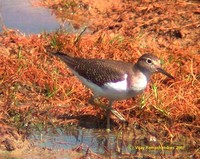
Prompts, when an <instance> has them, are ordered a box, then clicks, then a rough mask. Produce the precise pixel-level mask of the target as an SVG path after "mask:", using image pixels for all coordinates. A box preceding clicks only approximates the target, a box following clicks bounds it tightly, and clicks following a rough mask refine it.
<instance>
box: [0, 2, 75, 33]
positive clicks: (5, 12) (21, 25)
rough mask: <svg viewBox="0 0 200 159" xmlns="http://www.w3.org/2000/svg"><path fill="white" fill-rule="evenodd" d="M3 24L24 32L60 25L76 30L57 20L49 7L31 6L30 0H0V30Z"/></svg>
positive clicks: (47, 29)
mask: <svg viewBox="0 0 200 159" xmlns="http://www.w3.org/2000/svg"><path fill="white" fill-rule="evenodd" d="M3 25H5V26H6V27H8V28H11V29H17V30H19V31H20V32H23V33H26V34H30V33H41V32H43V31H53V30H56V29H59V28H60V26H62V27H64V28H65V29H66V30H67V31H68V32H77V30H76V29H74V28H73V26H72V24H70V23H68V22H65V23H64V24H63V23H62V22H59V21H58V20H57V19H56V17H55V16H54V15H53V14H52V13H51V11H50V10H49V9H47V8H44V7H33V6H32V4H31V1H30V0H17V1H16V0H0V31H2V27H3Z"/></svg>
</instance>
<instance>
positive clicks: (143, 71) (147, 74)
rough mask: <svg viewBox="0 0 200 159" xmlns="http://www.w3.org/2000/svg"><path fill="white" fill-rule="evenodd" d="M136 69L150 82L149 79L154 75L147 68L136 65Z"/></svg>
mask: <svg viewBox="0 0 200 159" xmlns="http://www.w3.org/2000/svg"><path fill="white" fill-rule="evenodd" d="M134 68H135V69H136V70H139V71H141V72H142V73H143V74H144V75H145V76H146V78H147V80H149V78H150V76H151V74H152V73H151V72H150V71H149V70H148V69H146V68H145V67H142V66H140V65H139V64H138V63H136V64H135V65H134Z"/></svg>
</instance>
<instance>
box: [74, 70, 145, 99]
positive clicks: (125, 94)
mask: <svg viewBox="0 0 200 159" xmlns="http://www.w3.org/2000/svg"><path fill="white" fill-rule="evenodd" d="M73 73H74V74H75V75H76V76H77V77H78V78H79V79H80V80H81V81H82V82H83V84H85V85H86V86H87V87H88V88H90V89H91V90H92V91H93V93H94V97H95V98H96V97H106V98H108V99H110V100H123V99H127V98H131V97H134V96H136V95H137V94H140V93H142V92H143V90H144V89H145V88H146V86H147V78H146V76H145V75H143V74H140V75H139V76H140V78H137V80H136V82H131V83H132V84H131V85H130V84H128V81H127V78H128V75H127V74H125V75H124V80H123V81H119V82H109V83H106V84H104V85H103V86H102V87H99V86H98V85H96V84H94V83H92V82H90V81H88V80H86V79H85V78H83V77H82V76H80V75H79V74H77V73H76V72H74V71H73ZM139 76H138V77H139ZM132 80H133V81H134V80H135V79H134V78H133V79H132ZM129 85H130V86H129Z"/></svg>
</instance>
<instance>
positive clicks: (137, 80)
mask: <svg viewBox="0 0 200 159" xmlns="http://www.w3.org/2000/svg"><path fill="white" fill-rule="evenodd" d="M129 80H130V81H129V82H128V83H129V86H128V87H129V90H130V91H133V92H135V93H136V94H137V93H141V92H142V91H143V90H144V89H145V88H146V87H147V84H148V78H147V77H146V76H145V75H144V74H143V73H138V74H137V75H132V76H131V77H130V78H129Z"/></svg>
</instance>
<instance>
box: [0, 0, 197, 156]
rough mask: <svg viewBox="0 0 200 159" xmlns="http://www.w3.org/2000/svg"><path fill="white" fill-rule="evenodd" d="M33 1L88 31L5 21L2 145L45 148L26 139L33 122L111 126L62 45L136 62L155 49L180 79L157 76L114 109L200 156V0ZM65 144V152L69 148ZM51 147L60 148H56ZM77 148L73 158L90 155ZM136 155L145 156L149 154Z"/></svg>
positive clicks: (115, 124)
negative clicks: (30, 27)
mask: <svg viewBox="0 0 200 159" xmlns="http://www.w3.org/2000/svg"><path fill="white" fill-rule="evenodd" d="M33 5H35V6H37V5H43V6H45V7H48V8H50V9H52V13H53V14H55V15H56V16H57V18H58V19H59V20H60V21H62V22H63V23H64V22H65V21H69V22H71V23H72V24H73V26H74V28H83V32H80V33H77V34H71V33H67V32H66V31H64V30H59V31H55V32H53V33H41V34H38V35H31V36H24V35H23V34H21V33H19V32H17V31H14V30H10V29H9V28H5V30H4V32H3V33H1V35H0V55H1V59H0V128H1V129H0V135H1V139H0V149H1V150H2V151H3V154H5V153H6V152H10V153H11V157H13V156H16V157H19V156H21V158H27V156H26V157H24V156H23V155H21V153H20V152H22V151H23V150H24V149H26V150H27V149H29V150H30V154H31V153H32V152H33V151H35V152H36V151H37V152H40V150H37V148H33V147H32V149H30V147H31V145H29V144H30V143H28V141H27V140H26V136H27V135H28V134H29V133H30V132H29V130H30V129H29V128H31V127H32V126H33V125H34V124H33V123H40V124H41V123H42V124H44V125H46V124H47V123H48V124H51V125H55V126H56V125H61V126H66V125H69V124H74V125H79V126H82V127H86V128H98V129H99V128H100V129H104V128H105V125H106V118H105V113H104V111H103V110H101V109H100V108H97V107H93V106H91V105H90V104H89V103H88V99H89V98H90V96H91V92H90V90H88V89H87V88H85V87H84V86H83V85H82V84H81V83H80V82H79V80H77V78H76V77H75V76H73V75H72V74H71V73H70V71H69V70H68V69H66V66H65V65H64V64H63V63H62V62H60V61H59V60H58V59H56V58H53V57H52V56H50V53H53V52H56V51H63V52H66V53H68V54H70V55H71V56H78V57H83V58H100V59H115V60H122V61H127V62H136V60H137V59H138V57H140V56H141V55H142V54H144V53H146V52H148V53H153V54H154V55H156V56H158V57H160V58H161V59H162V61H163V67H164V68H165V69H166V70H167V72H169V73H170V74H172V75H173V76H174V77H175V80H174V81H173V80H170V79H167V78H166V77H164V76H163V75H160V74H157V75H154V76H153V77H152V79H151V83H150V89H149V90H147V91H145V93H144V94H143V95H139V96H138V97H136V98H135V99H129V100H125V101H119V102H116V103H115V104H114V108H115V109H116V110H117V111H119V112H120V113H122V114H123V115H124V116H125V118H126V119H127V121H128V126H130V127H134V126H135V125H140V126H141V127H145V129H146V130H147V132H149V133H151V134H153V135H154V136H156V137H157V138H158V139H159V140H160V142H161V144H162V145H165V144H166V143H168V144H170V145H175V146H177V145H179V144H180V143H181V145H183V146H184V147H185V149H184V151H183V152H180V153H178V154H177V153H176V154H173V155H172V156H171V157H173V158H180V157H181V158H188V157H189V158H197V157H198V155H199V151H200V150H199V147H200V120H199V117H200V110H199V109H200V99H199V97H200V82H199V80H200V38H199V37H200V3H199V1H195V0H194V1H192V0H191V1H186V0H172V1H164V0H161V1H156V0H155V1H149V0H139V1H131V0H127V1H124V0H102V1H94V0H93V1H90V0H79V1H73V0H72V1H67V0H66V1H65V0H56V1H50V0H42V1H39V2H38V1H37V2H34V3H33ZM84 27H86V28H87V29H86V31H85V29H84ZM101 101H102V102H107V101H106V99H102V100H101ZM119 129H121V123H120V122H119V121H118V120H117V119H116V118H114V117H112V130H113V131H117V130H119ZM132 140H133V139H132ZM19 142H20V144H19ZM31 151H32V152H31ZM41 151H42V150H41ZM59 151H60V154H61V156H62V153H63V152H66V153H67V151H68V150H63V151H61V150H59ZM18 152H19V153H18ZM45 152H46V154H49V153H52V154H54V152H53V151H52V152H51V151H50V150H44V153H45ZM56 153H57V152H56ZM74 153H75V155H77V156H76V157H71V158H81V157H84V154H81V153H76V152H74ZM1 154H2V153H1ZM19 154H20V155H19ZM27 154H29V153H27ZM32 154H33V153H32ZM70 154H72V153H71V152H70ZM18 155H19V156H18ZM79 155H80V156H79ZM52 156H53V155H52ZM149 156H150V157H152V158H155V156H152V155H149ZM160 156H161V157H163V158H165V157H166V156H165V154H161V155H160ZM0 157H1V156H0ZM93 157H94V156H93ZM95 157H96V158H103V157H101V156H95ZM137 157H142V153H140V156H139V155H137ZM143 157H145V156H143ZM61 158H62V157H61Z"/></svg>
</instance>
